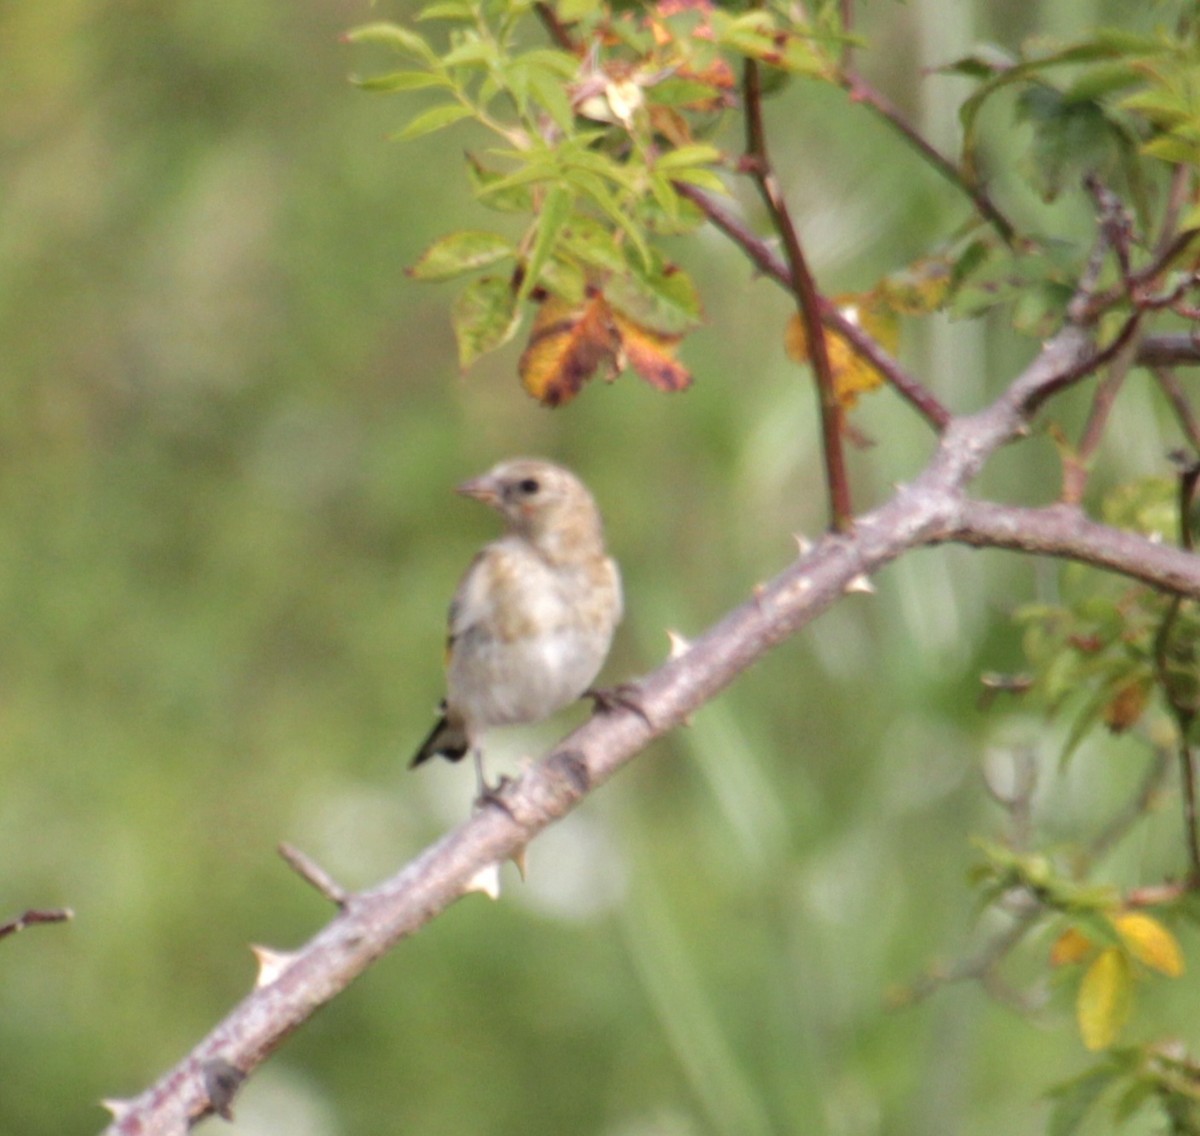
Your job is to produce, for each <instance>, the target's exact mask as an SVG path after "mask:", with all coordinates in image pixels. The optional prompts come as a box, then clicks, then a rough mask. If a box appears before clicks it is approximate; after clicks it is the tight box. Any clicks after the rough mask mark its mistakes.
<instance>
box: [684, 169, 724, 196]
mask: <svg viewBox="0 0 1200 1136" xmlns="http://www.w3.org/2000/svg"><path fill="white" fill-rule="evenodd" d="M671 180H672V181H683V182H687V184H688V185H694V186H697V187H698V188H700V189H707V190H708V191H709V193H716V194H719V195H720V196H721V197H728V196H729V186H727V185H726V184H725V183H724V182H723V181H722V180H721V178H720V176H719V175H717V174H715V173H713V171H712V170H702V169H689V170H676V171H675V172H674V173H672V174H671Z"/></svg>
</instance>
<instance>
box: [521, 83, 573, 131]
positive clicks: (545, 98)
mask: <svg viewBox="0 0 1200 1136" xmlns="http://www.w3.org/2000/svg"><path fill="white" fill-rule="evenodd" d="M529 89H530V91H532V93H533V96H534V97H535V98H536V99H537V101H538V102H539V103H541V104H542V106H543V107H545V108H546V113H547V114H549V115H550V117H551V119H553V121H554V125H555V126H557V127H558V128H559V130H561V131H562V132H563V133H564V134H569V133H570V132H571V130H572V128H573V127H574V125H575V111H574V109H573V108H572V106H571V100H570V99H569V98H568V97H567V91H566V87H565V85H564V83H563V81H562V79H561V78H560V77H559V76H558V75H557V74H555V72H554V71H553V70H551V69H549V68H545V67H533V68H531V69H530V71H529Z"/></svg>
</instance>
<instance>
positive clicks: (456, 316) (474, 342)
mask: <svg viewBox="0 0 1200 1136" xmlns="http://www.w3.org/2000/svg"><path fill="white" fill-rule="evenodd" d="M451 318H452V320H453V324H454V338H455V340H456V341H457V343H458V360H459V364H460V366H461V367H462V368H463V370H466V369H467V368H468V367H469V366H470V365H471V364H472V363H474V362H475V360H476V359H478V358H479V356H480V355H484V354H486V353H487V352H488V351H494V350H495V349H496V348H497V347H500V346H502V345H503V344H505V343H507V342H508V341H509V340H510V339H511V338H512V337H513V335H514V334H515V333H516V330H517V326H518V324H519V323H520V319H519V317H518V314H517V297H516V293H515V292H514V291H513V287H512V284H511V282H510V281H509V280H507V279H505V278H504V277H499V276H484V277H481V278H480V279H478V280H472V281H471V283H470V284H468V285H467V286H466V287H465V288H464V289H463V290H462V291H461V292H460V293H459V294H458V296H457V297H456V298H455V300H454V305H453V308H452V310H451Z"/></svg>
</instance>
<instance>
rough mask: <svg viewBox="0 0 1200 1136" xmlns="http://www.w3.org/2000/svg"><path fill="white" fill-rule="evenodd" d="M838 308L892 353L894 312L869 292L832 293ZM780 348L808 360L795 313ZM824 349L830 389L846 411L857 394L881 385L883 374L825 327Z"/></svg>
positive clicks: (897, 334) (896, 338) (896, 325)
mask: <svg viewBox="0 0 1200 1136" xmlns="http://www.w3.org/2000/svg"><path fill="white" fill-rule="evenodd" d="M833 302H834V303H835V304H836V305H837V308H838V311H839V312H841V314H842V315H843V316H844V317H845V318H846V319H848V320H849V321H850V322H851V323H855V324H857V325H858V326H859V327H861V328H862V329H863V331H865V332H866V333H867V334H868V335H870V336H871V337H872V338H873V339H874V340H876V342H878V343H879V345H880V346H881V347H883V348H884V349H885V350H887V351H889V352H894V351H895V350H896V346H897V345H898V344H899V342H900V326H899V323H898V322H897V319H896V313H895V312H894V311H893V310H892V309H891V308H889V307H887V306H886V305H884V304H881V303H880V302H879V300H878V298H877V297H876V296H875V295H874V294H873V293H870V292H864V293H856V294H848V295H844V296H836V297H834V301H833ZM784 347H785V348H786V350H787V353H788V355H789V356H790V357H791V358H792V359H794V360H795V361H796V362H797V363H807V362H808V360H809V352H808V336H807V335H806V334H805V330H804V321H803V320H802V319H801V318H800V315H799V313H796V314H795V315H793V316H792V318H791V319H789V320H788V325H787V330H786V331H785V333H784ZM825 349H826V351H827V352H828V354H829V366H830V369H831V370H832V371H833V383H834V390H835V393H836V394H837V399H838V402H840V403H841V405H842V407H843V408H844V409H846V410H849V409H850V408H851V407H852V406H854V404H855V403H856V402H857V401H858V396H859V395H860V394H864V393H865V392H867V391H872V390H874V389H875V388H876V387H879V386H882V385H883V382H884V377H883V375H882V374H881V373H880V372H879V371H878V370H877V369H876V367H875V366H874V365H873V364H872V363H869V362H867V360H866V359H863V358H862V357H861V356H859V355H858V354H856V353H855V351H854V349H853V348H852V347H851V346H850V344H849V343H847V342H846V340H845V339H844V338H843V337H842V336H840V335H838V334H837V332H835V331H829V330H826V332H825Z"/></svg>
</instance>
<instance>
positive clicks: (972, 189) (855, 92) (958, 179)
mask: <svg viewBox="0 0 1200 1136" xmlns="http://www.w3.org/2000/svg"><path fill="white" fill-rule="evenodd" d="M838 82H840V83H841V85H842V87H843V88H844V89H845V90H846V92H847V93H848V94H849V95H850V98H851V99H852V100H853V101H854V102H856V103H862V104H863V106H866V107H870V109H871V110H872V111H874V112H875V113H876V114H877V115H879V117H880V118H882V119H883V120H884V121H885V122H887V123H888V124H889V125H890V126H891V127H892V128H893V129H894V130H895V131H896V132H897V133H898V134H899V135H900V136H901V137H902V138H903V139H904V140H905V141H906V142H907V143H908V144H909V145H910V146H912V147H913V149H915V150H916V151H917V153H918V154H920V155H921V157H922V158H924V159H925V161H926V162H927V163H928V164H929V166H930V167H931V168H932V169H933V170H935V171H936V172H937V173H938V174H940V175H941V176H942V177H943V178H945V179H946V180H947V181H948V182H950V183H951V185H953V186H955V187H956V188H958V189H960V190H961V191H962V192H963V193H965V194H966V195H967V196H968V197H969V198H970V199H971V202H972V204H974V206H975V208H976V209H977V210H978V211H979V215H980V216H981V217H982V218H983V219H984V220H985V221H987V223H988V224H989V225H991V226H992V228H994V229H995V230H996V232H997V233H999V234H1000V238H1001V240H1003V241H1004V243H1005V244H1008V245H1011V244H1012V243H1013V241H1014V239H1015V238H1016V229H1015V228H1014V226H1013V223H1012V222H1011V221H1010V220H1009V219H1008V218H1007V217H1006V216H1005V215H1004V214H1003V213H1002V212H1001V211H1000V210H999V208H997V206H996V203H995V202H994V201H993V200H992V199H991V197H989V196H988V192H987V190H986V189H984V187H983V186H982V185H979V184H978V183H976V182H972V181H968V180H967V179H966V178H964V177H963V175H962V170H961V169H959V167H958V165H957V164H956V163H955V162H952V161H951V160H950V159H949V158H947V157H946V156H945V154H943V153H942V152H941V151H940V150H939V149H938V148H937V147H936V146H934V145H933V144H932V143H931V142H930V141H929V140H928V139H927V138H926V137H925V136H924V135H923V134H922V133H921V132H920V131H919V130H917V129H916V127H914V126H913V125H912V123H911V122H909V121H908V119H906V118H905V117H904V115H903V113H902V112H901V110H900V108H899V107H897V106H896V105H895V103H893V102H892V101H891V100H890V99H888V98H887V97H886V96H885V95H884V94H882V93H881V92H880V91H878V90H876V89H875V88H874V87H873V86H871V84H870V83H868V82H867V81H866V80H865V79H863V77H862V76H861V75H859V74H857V73H856V72H854V71H852V70H849V69H846V68H844V69H843V70H842V73H841V74H840V75H839V76H838Z"/></svg>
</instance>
